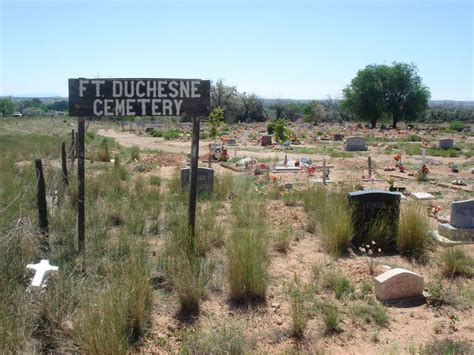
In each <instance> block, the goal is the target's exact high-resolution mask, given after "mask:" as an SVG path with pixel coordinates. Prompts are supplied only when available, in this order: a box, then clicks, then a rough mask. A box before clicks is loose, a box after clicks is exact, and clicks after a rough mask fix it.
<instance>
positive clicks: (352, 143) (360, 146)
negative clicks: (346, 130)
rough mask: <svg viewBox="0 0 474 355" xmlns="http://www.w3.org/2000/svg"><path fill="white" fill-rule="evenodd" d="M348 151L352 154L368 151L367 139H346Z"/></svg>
mask: <svg viewBox="0 0 474 355" xmlns="http://www.w3.org/2000/svg"><path fill="white" fill-rule="evenodd" d="M346 150H347V151H350V152H356V151H364V150H367V145H366V144H365V139H364V138H362V137H348V138H347V139H346Z"/></svg>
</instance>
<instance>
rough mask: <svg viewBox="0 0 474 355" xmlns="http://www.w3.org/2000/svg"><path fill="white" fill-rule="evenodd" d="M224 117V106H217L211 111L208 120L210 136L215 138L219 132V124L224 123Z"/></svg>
mask: <svg viewBox="0 0 474 355" xmlns="http://www.w3.org/2000/svg"><path fill="white" fill-rule="evenodd" d="M223 119H224V109H223V108H222V107H216V108H215V109H214V110H212V111H211V113H210V114H209V118H208V120H207V124H208V125H209V127H210V131H209V137H210V138H212V139H215V138H216V137H217V135H218V134H219V131H218V129H219V126H220V125H221V124H222V120H223Z"/></svg>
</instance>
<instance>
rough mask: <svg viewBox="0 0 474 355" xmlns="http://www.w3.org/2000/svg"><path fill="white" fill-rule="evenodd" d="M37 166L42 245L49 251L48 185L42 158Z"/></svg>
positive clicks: (37, 160) (37, 197) (37, 198)
mask: <svg viewBox="0 0 474 355" xmlns="http://www.w3.org/2000/svg"><path fill="white" fill-rule="evenodd" d="M35 168H36V177H37V180H38V190H37V195H36V200H37V205H38V222H39V228H40V232H41V235H42V237H43V240H42V243H41V245H42V249H43V251H45V252H47V251H49V240H48V237H49V226H48V207H47V204H46V186H45V182H44V174H43V164H42V163H41V159H36V160H35Z"/></svg>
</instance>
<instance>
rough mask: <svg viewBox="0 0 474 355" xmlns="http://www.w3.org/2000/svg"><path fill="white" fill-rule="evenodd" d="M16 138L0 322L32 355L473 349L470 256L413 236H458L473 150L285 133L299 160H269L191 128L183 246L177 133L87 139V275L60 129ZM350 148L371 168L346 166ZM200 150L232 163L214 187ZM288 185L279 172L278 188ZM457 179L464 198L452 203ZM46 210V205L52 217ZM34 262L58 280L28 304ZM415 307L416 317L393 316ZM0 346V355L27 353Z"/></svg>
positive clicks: (384, 137) (399, 135) (462, 144)
mask: <svg viewBox="0 0 474 355" xmlns="http://www.w3.org/2000/svg"><path fill="white" fill-rule="evenodd" d="M89 88H93V87H92V86H91V87H87V89H86V90H89ZM135 89H136V87H135ZM140 90H141V87H140ZM25 122H28V125H26V124H25V128H23V129H24V130H23V131H21V132H20V128H21V126H20V124H21V123H20V124H19V123H17V121H14V122H9V123H8V125H7V126H6V127H7V129H6V132H8V134H10V135H12V136H13V135H17V136H15V137H16V138H21V139H16V140H14V141H12V140H9V139H3V138H4V134H5V133H1V132H0V148H1V149H2V151H4V152H7V153H6V154H5V156H4V157H2V160H1V163H2V168H3V169H1V170H0V181H1V182H2V188H4V190H2V193H3V194H4V195H2V196H4V199H3V197H2V201H1V202H0V203H1V204H0V211H1V212H2V213H4V214H3V215H2V217H5V218H1V219H0V226H1V228H2V229H1V230H2V231H5V232H6V233H4V234H1V235H0V242H1V244H0V246H1V247H0V253H1V254H0V257H1V259H2V260H11V261H12V262H9V263H8V264H6V263H3V264H2V269H1V271H2V273H1V274H2V276H1V278H0V282H1V284H0V286H2V287H0V294H1V296H3V298H2V300H4V301H3V302H2V306H1V307H3V308H2V309H1V310H2V311H4V310H5V312H3V313H0V314H5V317H7V318H5V319H6V321H7V322H8V323H5V324H8V325H9V329H11V330H12V333H13V334H25V338H27V339H28V340H29V341H33V342H34V343H35V344H38V345H37V346H38V349H41V350H42V351H45V352H46V351H53V352H54V351H57V352H68V351H69V352H94V351H96V352H108V351H111V350H110V349H114V353H115V352H116V353H125V352H127V351H128V352H133V351H139V352H145V353H148V352H156V353H166V352H179V351H183V352H185V351H193V349H194V351H196V352H201V353H212V352H220V351H222V352H226V351H229V352H230V351H231V350H232V349H240V350H242V351H243V352H250V353H252V352H253V353H262V352H272V353H284V352H291V351H295V350H297V349H298V350H301V351H306V352H311V351H314V350H315V349H323V348H324V349H326V350H327V351H331V352H333V353H384V352H390V351H391V349H394V348H395V347H398V349H400V352H408V351H409V350H410V347H411V348H416V349H420V348H421V347H423V346H424V345H425V344H428V343H431V342H432V341H433V340H434V339H445V338H452V339H459V340H463V341H466V342H468V343H472V342H473V341H474V338H473V333H472V317H473V315H474V314H473V309H472V297H470V294H471V293H472V289H473V279H472V257H473V255H474V249H473V248H474V245H471V244H463V245H458V246H455V247H443V246H440V245H438V244H431V239H428V238H430V237H429V235H428V234H427V232H433V231H436V230H438V226H442V225H443V224H449V225H451V226H452V227H453V228H456V229H461V230H465V229H467V230H470V229H471V227H472V223H471V222H472V213H471V212H470V211H471V207H472V206H471V205H472V199H473V197H474V196H473V195H472V192H470V191H469V189H471V188H472V182H473V179H472V176H473V175H471V172H470V168H471V166H470V165H471V164H472V163H473V160H472V158H470V157H468V155H469V154H470V153H469V151H470V149H471V148H469V146H468V145H467V143H469V142H470V140H471V137H470V136H469V137H468V138H467V139H466V140H464V141H463V140H462V139H461V138H460V135H454V136H453V137H452V139H453V140H454V148H458V149H459V151H458V150H456V153H455V154H457V155H458V156H453V157H450V156H443V155H435V154H447V155H449V154H450V153H451V151H450V150H449V149H447V150H445V149H442V148H439V146H438V142H439V139H441V138H445V136H446V133H438V132H436V131H433V132H432V133H430V132H429V129H428V128H423V129H420V130H419V131H417V132H414V131H410V130H408V129H406V130H399V131H392V130H391V131H388V132H387V131H380V132H379V131H374V130H367V129H363V128H357V125H355V124H354V125H346V126H340V127H338V126H334V125H325V124H321V125H319V126H318V127H312V126H311V127H309V126H305V125H304V124H293V125H290V127H289V129H291V131H292V132H293V136H294V137H293V140H294V141H295V142H298V144H293V143H292V142H290V144H285V143H286V142H285V141H283V142H278V141H277V140H276V139H275V137H274V136H272V135H268V136H269V137H271V139H272V141H271V144H268V145H262V140H261V138H260V137H262V136H265V135H267V134H266V132H265V126H264V125H263V124H241V125H234V126H230V127H229V128H228V129H229V131H228V133H227V134H226V135H225V138H223V139H220V138H219V136H218V137H216V138H209V137H208V136H206V134H208V133H209V132H210V128H209V127H208V126H207V124H206V123H204V124H203V125H202V130H201V134H202V137H205V138H202V139H201V140H200V146H199V155H200V159H199V169H198V174H197V185H198V191H199V189H202V190H201V191H202V192H204V193H203V194H202V195H201V196H200V197H199V198H198V201H197V209H196V233H195V235H196V238H195V239H190V238H189V234H187V207H188V202H187V198H186V190H187V189H186V187H187V186H188V185H187V181H188V180H189V167H188V163H189V157H188V155H189V152H190V146H191V141H190V134H191V127H190V125H189V124H166V125H164V124H160V126H153V125H154V124H155V123H148V122H146V120H145V121H144V122H143V124H137V123H134V124H133V125H132V129H131V130H130V124H128V123H127V124H125V125H123V126H121V125H120V124H116V123H112V122H101V121H98V122H91V123H89V124H86V127H87V126H88V127H87V132H86V135H85V136H86V141H87V144H86V152H85V166H86V169H85V173H86V181H87V185H86V191H85V193H86V202H87V206H88V210H87V211H88V215H87V216H88V218H87V220H86V221H87V223H86V234H85V236H86V254H85V257H84V258H83V257H82V256H81V255H78V254H77V245H76V235H75V230H76V219H75V213H76V208H77V207H76V206H77V201H76V200H75V198H76V191H75V187H74V183H72V182H74V181H75V179H76V173H75V169H71V167H72V166H73V165H72V164H73V163H72V159H71V157H70V155H69V152H67V153H68V154H67V159H66V160H67V168H68V173H69V180H70V183H69V185H66V184H65V182H64V180H63V179H62V176H63V175H62V164H61V159H60V157H61V153H62V149H61V148H62V143H63V142H64V143H65V147H70V146H71V145H72V146H74V145H73V144H72V142H71V138H70V137H71V131H70V130H71V127H75V126H71V123H73V121H72V120H68V119H66V120H65V122H64V121H63V120H62V119H61V120H58V121H57V122H56V121H55V122H53V123H54V124H53V126H51V120H50V119H45V120H34V121H33V120H29V121H25ZM147 125H150V127H149V128H152V129H149V130H148V132H146V131H147V129H146V128H147ZM32 131H34V132H35V134H36V136H32V135H31V134H32ZM318 131H321V134H318ZM336 134H337V135H342V136H344V138H343V139H345V140H346V141H341V140H340V139H341V137H339V136H338V137H336ZM412 134H417V135H419V136H420V137H423V139H426V140H429V141H430V142H431V143H430V144H429V145H428V146H426V147H425V148H424V149H426V151H425V154H424V155H423V154H422V150H421V149H422V148H421V147H422V142H421V141H417V142H414V143H413V144H411V143H408V139H409V138H408V137H410V135H412ZM165 136H166V138H165ZM354 136H355V137H359V136H360V137H363V138H364V141H365V146H366V149H367V150H360V151H348V150H346V143H347V139H348V138H349V137H354ZM222 137H224V136H222ZM33 138H34V139H33ZM229 138H230V139H229ZM336 138H337V139H336ZM234 141H235V142H234ZM20 142H21V143H20ZM226 143H227V144H226ZM228 143H230V144H228ZM234 143H235V144H234ZM210 144H211V145H212V146H213V147H221V148H222V147H225V148H228V147H232V148H231V149H228V150H227V151H228V154H229V157H228V159H227V161H219V159H214V162H213V163H212V169H209V168H208V159H207V156H205V155H206V154H208V153H209V152H210V150H209V145H210ZM411 145H413V147H412V146H411ZM7 147H8V149H6V148H7ZM410 149H413V150H415V149H416V150H415V151H414V152H413V151H410ZM418 149H419V150H418ZM66 150H67V149H66ZM214 150H215V149H214ZM32 151H35V152H38V153H37V154H39V157H41V158H42V162H43V170H44V180H45V192H46V198H47V201H48V204H47V209H48V214H47V218H48V222H49V224H48V227H49V230H48V235H49V238H48V240H49V243H50V247H51V248H50V251H44V250H43V249H42V248H41V245H40V244H39V243H38V241H40V240H41V239H39V238H41V236H42V233H41V230H40V228H38V227H39V224H38V211H37V206H36V198H37V189H36V188H37V186H38V184H37V178H36V170H35V165H34V158H38V156H36V153H35V154H32V153H31V152H32ZM220 152H222V151H220ZM409 153H410V154H409ZM413 153H415V154H413ZM398 155H400V156H398ZM72 156H74V154H72ZM369 157H370V159H368V158H369ZM394 157H397V159H395V158H394ZM369 162H370V163H369ZM450 163H452V164H455V165H457V166H458V169H459V172H458V173H455V172H452V169H451V168H450ZM75 164H77V161H76V162H75ZM452 164H451V165H452ZM388 166H391V167H393V168H394V169H395V170H392V171H386V170H384V168H385V167H388ZM400 166H402V167H404V171H405V172H402V171H401V170H403V169H400ZM423 166H426V167H427V169H428V172H426V170H425V174H423V171H422V167H423ZM228 167H231V168H232V169H229V168H228ZM285 167H286V168H287V169H289V170H290V168H291V170H290V171H278V168H280V170H281V168H285ZM283 170H284V169H283ZM275 171H278V172H277V173H276V172H275ZM418 173H420V174H418ZM390 175H396V176H397V177H392V179H391V176H390ZM400 177H403V179H402V178H400ZM455 178H459V179H462V180H464V181H465V183H466V186H465V188H466V190H461V189H459V190H454V189H452V188H451V187H452V186H456V185H453V184H452V181H453V180H454V179H455ZM324 182H326V184H324ZM4 183H7V184H8V185H4ZM439 183H442V184H446V185H447V186H448V187H443V186H439ZM390 188H395V189H396V190H395V191H394V192H391V191H390ZM428 194H429V195H428ZM53 195H54V196H56V197H55V198H57V199H59V202H58V203H50V201H53ZM426 196H429V199H425V198H424V197H426ZM3 201H6V202H7V203H5V202H3ZM12 201H13V202H12ZM11 202H12V204H11V206H12V207H9V205H8V204H10V203H11ZM7 222H8V223H7ZM441 228H442V227H441ZM420 236H424V237H425V238H421V237H420ZM448 237H452V236H448ZM41 259H47V260H49V266H51V265H52V267H55V266H58V270H56V271H53V273H52V275H51V276H50V277H49V279H48V280H47V282H46V283H43V285H45V286H44V287H42V288H41V290H39V292H35V291H34V295H35V296H34V297H31V299H30V297H28V296H27V295H29V294H30V293H28V292H33V291H30V290H29V289H32V287H29V286H30V285H31V282H32V281H33V280H34V278H35V276H34V270H31V272H30V271H29V270H27V269H26V266H27V265H28V264H33V266H35V265H36V264H37V263H38V262H39V261H40V260H41ZM40 265H41V263H40ZM83 265H84V266H85V267H84V270H82V269H83ZM35 267H36V266H35ZM38 289H39V288H38ZM31 294H33V293H31ZM418 296H420V298H421V299H423V301H422V302H421V303H416V304H410V303H409V302H408V301H406V300H407V299H411V298H413V297H418ZM64 300H67V302H65V301H64ZM400 300H401V301H400ZM400 305H403V306H400ZM7 306H8V307H9V308H7ZM196 307H197V309H198V311H196ZM405 307H408V308H405ZM30 309H35V310H39V312H38V313H36V312H30V311H29V310H30ZM6 310H14V312H6ZM2 319H3V318H2ZM2 324H3V323H2ZM24 324H33V325H35V326H36V327H37V328H35V329H45V331H44V332H43V333H41V332H39V333H37V332H31V331H29V328H24ZM420 329H423V332H420ZM91 334H94V337H92V336H91ZM414 334H416V336H414ZM0 339H3V338H1V336H0ZM132 339H134V340H133V341H132ZM229 339H232V346H235V348H232V349H231V348H229V344H230V343H229ZM7 341H8V342H7V343H6V344H7V345H6V349H8V350H10V349H18V346H19V345H18V344H20V345H21V344H22V342H24V341H23V340H20V341H17V340H16V338H15V339H11V338H9V339H7ZM112 345H113V347H112ZM95 347H96V348H95ZM94 349H96V350H94ZM97 349H98V350H97Z"/></svg>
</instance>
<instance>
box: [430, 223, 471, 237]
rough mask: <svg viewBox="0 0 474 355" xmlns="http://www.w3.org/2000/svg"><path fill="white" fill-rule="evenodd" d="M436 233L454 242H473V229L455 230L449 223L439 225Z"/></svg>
mask: <svg viewBox="0 0 474 355" xmlns="http://www.w3.org/2000/svg"><path fill="white" fill-rule="evenodd" d="M438 233H439V234H440V235H442V236H443V237H446V238H448V239H451V240H454V241H464V242H474V228H456V227H454V226H453V225H451V224H449V223H440V224H438Z"/></svg>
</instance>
